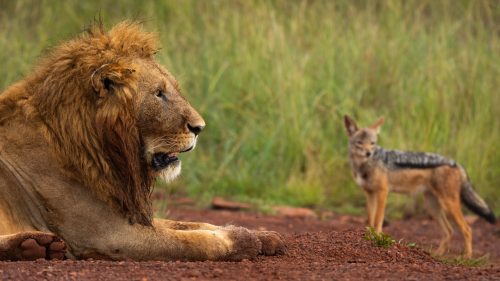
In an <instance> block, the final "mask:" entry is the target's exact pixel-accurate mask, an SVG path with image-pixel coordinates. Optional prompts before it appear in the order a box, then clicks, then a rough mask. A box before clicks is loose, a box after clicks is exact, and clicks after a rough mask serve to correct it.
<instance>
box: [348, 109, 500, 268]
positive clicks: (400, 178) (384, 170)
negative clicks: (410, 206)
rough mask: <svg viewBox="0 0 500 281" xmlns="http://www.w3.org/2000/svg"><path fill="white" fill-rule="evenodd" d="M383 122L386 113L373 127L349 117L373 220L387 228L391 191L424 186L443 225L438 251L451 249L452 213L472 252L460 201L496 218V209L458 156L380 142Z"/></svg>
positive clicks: (352, 149) (353, 154)
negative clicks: (474, 184) (479, 191)
mask: <svg viewBox="0 0 500 281" xmlns="http://www.w3.org/2000/svg"><path fill="white" fill-rule="evenodd" d="M383 122H384V120H383V118H380V119H379V120H378V121H377V122H375V123H374V124H373V125H371V126H369V127H366V128H358V126H357V125H356V123H355V122H354V120H352V119H351V118H350V117H349V116H347V115H346V116H345V117H344V125H345V128H346V130H347V134H348V136H349V156H350V162H351V168H352V174H353V177H354V180H355V181H356V183H357V184H358V185H359V186H361V187H362V188H363V190H364V192H365V195H366V209H367V213H368V224H369V225H370V226H371V227H373V228H375V230H376V231H378V232H380V231H382V222H383V220H384V210H385V204H386V199H387V194H388V193H389V191H394V192H400V193H413V192H419V191H420V192H423V193H424V197H425V199H426V200H425V201H426V205H427V209H428V210H429V211H430V213H431V215H432V216H433V217H434V218H435V219H436V220H437V222H438V223H439V225H440V227H441V229H442V231H443V238H442V240H441V243H440V245H439V248H438V249H437V251H436V254H438V255H442V254H444V253H445V252H446V251H447V249H448V244H449V241H450V238H451V235H452V233H453V229H452V226H451V224H450V222H449V221H448V217H451V218H452V219H453V221H455V223H456V224H457V226H458V227H459V228H460V231H461V232H462V234H463V236H464V240H465V247H464V255H465V257H467V258H470V257H471V256H472V233H471V228H470V226H469V225H468V224H467V222H466V221H465V220H464V216H463V214H462V210H461V206H460V202H463V203H464V204H465V206H467V207H468V208H469V209H470V210H471V211H473V212H474V213H476V214H478V215H479V216H481V217H483V218H484V219H486V220H487V221H488V222H490V223H495V221H496V219H495V215H494V214H493V212H492V211H491V210H490V208H489V207H488V205H486V203H485V202H484V200H483V199H482V198H481V197H479V195H478V194H477V193H476V192H475V191H474V189H473V187H472V184H471V183H470V181H469V178H468V176H467V173H466V171H465V169H464V168H463V167H462V166H460V165H459V164H458V163H456V162H455V161H453V160H451V159H448V158H445V157H443V156H441V155H437V154H432V153H422V152H409V151H398V150H386V149H383V148H381V147H378V146H377V135H378V133H379V130H380V126H381V125H382V123H383Z"/></svg>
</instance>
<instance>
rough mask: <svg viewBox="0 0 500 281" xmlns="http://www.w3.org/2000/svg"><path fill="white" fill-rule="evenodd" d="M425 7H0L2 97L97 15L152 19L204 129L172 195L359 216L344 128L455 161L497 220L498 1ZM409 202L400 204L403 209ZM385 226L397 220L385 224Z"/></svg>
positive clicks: (128, 0) (343, 3)
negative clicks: (375, 132) (365, 129)
mask: <svg viewBox="0 0 500 281" xmlns="http://www.w3.org/2000/svg"><path fill="white" fill-rule="evenodd" d="M498 3H499V2H498V1H494V0H492V1H488V0H468V1H466V0H463V1H462V0H448V1H436V0H419V1H389V0H388V1H368V0H365V1H363V0H357V1H348V0H338V1H285V0H283V1H264V0H263V1H247V0H239V1H238V0H235V1H225V0H217V1H201V0H200V1H189V0H183V1H147V2H145V3H140V2H139V1H132V0H124V1H120V2H116V1H76V0H70V1H35V0H33V1H28V0H17V1H6V0H0V50H1V52H0V62H1V67H0V77H2V79H1V80H0V88H2V89H3V88H5V87H7V86H8V85H9V84H11V83H12V82H14V81H16V80H18V79H21V78H22V77H23V75H24V74H26V73H28V72H29V71H30V69H31V68H32V67H33V66H34V65H35V64H36V61H37V58H38V57H40V56H42V55H43V54H45V53H46V52H47V50H48V48H49V47H50V46H54V45H55V44H57V42H59V41H62V40H66V39H68V38H71V37H73V36H75V35H76V34H78V33H79V32H80V31H81V30H82V29H83V27H84V26H85V25H86V24H88V23H90V22H91V21H92V19H93V18H95V17H98V16H99V14H100V15H101V16H102V18H103V19H104V22H105V23H106V25H107V26H108V27H109V26H112V25H113V24H115V23H117V22H118V21H120V20H123V19H138V20H142V21H144V24H145V26H146V28H147V29H149V30H156V31H158V32H159V35H160V39H161V46H162V50H161V52H160V53H159V54H158V56H157V58H158V60H160V61H161V62H162V63H163V64H164V65H166V66H167V67H168V68H169V69H170V70H171V71H172V72H173V73H174V74H175V75H176V76H177V78H178V79H179V81H180V82H181V85H182V88H183V89H184V93H185V95H186V96H187V97H188V98H189V100H190V101H191V103H192V104H193V105H194V106H195V107H196V108H197V109H199V111H200V112H201V113H202V115H203V116H204V117H205V119H206V122H207V128H206V131H205V132H204V133H203V134H202V135H201V137H200V140H199V146H198V148H197V149H196V150H195V151H194V152H192V153H189V154H186V155H183V156H182V159H183V162H184V163H183V166H184V170H183V175H182V177H181V178H180V179H178V180H177V181H176V182H174V183H173V184H171V185H169V186H167V187H165V186H163V185H161V186H160V187H159V188H165V189H166V190H168V192H176V191H183V192H187V193H188V194H190V195H191V196H195V197H198V198H200V200H201V201H202V202H203V201H204V200H205V201H206V200H208V198H210V197H211V196H212V195H215V194H217V195H224V196H228V197H233V198H236V199H239V200H261V201H262V202H265V204H273V203H280V204H293V205H300V206H318V207H321V208H331V209H334V210H362V208H363V206H364V198H363V195H362V192H360V189H359V188H358V187H356V186H355V183H354V181H353V180H352V178H351V175H350V170H349V164H348V158H347V138H346V136H345V133H344V129H343V127H342V119H341V117H342V116H343V115H344V114H346V113H348V114H351V115H352V116H354V117H355V118H356V119H358V120H359V122H360V123H361V124H362V125H366V124H369V123H371V122H373V121H375V119H376V118H377V117H379V116H384V117H385V118H386V123H385V125H384V126H383V128H382V133H381V137H380V144H381V145H382V146H385V147H387V148H398V149H411V150H424V151H431V152H436V153H440V154H443V155H446V156H449V157H452V158H454V159H456V160H457V161H459V162H460V163H462V164H463V165H464V166H465V167H466V168H467V170H468V172H469V174H470V177H471V178H472V180H473V182H474V184H475V186H476V189H477V190H478V192H479V194H481V195H482V196H483V197H484V198H485V199H486V201H487V202H488V203H489V204H490V205H491V206H492V207H493V208H494V209H495V210H496V213H497V214H498V213H500V203H499V202H500V201H499V200H498V198H499V195H500V188H499V187H500V176H499V175H498V172H499V171H500V152H499V145H498V143H499V140H500V118H499V116H500V93H499V89H500V82H499V81H500V79H499V77H500V37H499V36H498V34H499V32H500V22H499V19H500V5H499V4H498ZM407 202H408V199H407V197H395V196H391V197H390V201H389V206H391V208H394V209H395V210H398V209H399V208H400V207H401V206H403V205H404V204H405V203H407ZM389 215H390V214H389Z"/></svg>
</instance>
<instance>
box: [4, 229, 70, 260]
mask: <svg viewBox="0 0 500 281" xmlns="http://www.w3.org/2000/svg"><path fill="white" fill-rule="evenodd" d="M9 244H10V245H11V247H10V248H11V249H10V250H9V251H10V252H11V253H12V257H13V258H15V259H20V260H36V259H40V258H42V259H63V258H64V255H65V253H66V244H65V243H64V241H62V240H61V239H60V238H59V237H57V236H55V235H54V234H51V233H43V232H22V233H18V234H16V235H14V236H13V237H12V240H11V241H10V243H9Z"/></svg>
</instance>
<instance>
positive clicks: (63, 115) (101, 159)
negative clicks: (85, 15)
mask: <svg viewBox="0 0 500 281" xmlns="http://www.w3.org/2000/svg"><path fill="white" fill-rule="evenodd" d="M156 51H157V47H156V36H155V35H154V34H152V33H146V32H144V31H142V29H141V27H140V25H139V24H136V23H131V22H124V23H121V24H119V25H117V26H116V27H114V28H113V29H112V30H111V31H109V32H105V31H104V29H103V27H102V24H99V23H98V24H94V25H92V26H91V27H89V28H88V29H87V32H86V33H85V34H84V35H82V36H80V37H79V38H76V39H74V40H71V41H68V42H67V43H64V44H62V45H60V46H59V47H57V48H55V49H54V50H52V52H51V54H50V55H49V56H48V57H47V58H46V59H44V60H43V61H42V62H41V63H40V64H39V66H38V67H37V69H36V70H35V71H34V73H33V74H32V75H31V76H29V77H28V78H26V79H25V80H23V81H21V82H19V83H18V84H17V86H23V87H24V88H25V89H27V90H28V91H27V92H26V91H23V92H21V91H20V92H19V93H18V95H25V97H23V99H18V98H16V99H13V101H12V103H9V102H8V101H6V102H4V105H3V107H0V124H1V123H3V122H5V121H7V120H8V119H9V118H19V116H20V115H23V114H24V115H30V117H35V118H36V120H40V124H41V127H42V131H43V134H44V135H45V137H46V139H47V141H48V144H49V147H50V149H51V151H53V153H54V154H55V155H56V156H57V159H59V161H60V164H61V169H62V170H63V173H64V174H66V175H68V176H69V177H70V178H71V179H72V180H75V181H78V182H81V183H83V184H84V185H85V186H87V187H88V188H90V189H91V190H92V191H93V193H94V194H95V196H97V197H99V198H100V199H102V200H104V201H106V202H108V203H109V204H111V205H112V206H114V207H115V208H116V209H117V210H119V211H121V212H123V213H124V214H126V215H127V217H128V218H129V220H130V222H131V223H140V224H143V225H151V222H152V206H151V201H150V193H151V185H152V181H153V176H152V175H151V174H150V173H149V172H148V169H147V163H146V162H145V159H143V155H144V153H143V140H142V138H141V135H140V134H139V132H138V128H137V126H136V115H137V110H138V109H137V108H136V105H135V102H134V95H135V92H136V90H137V79H138V78H137V76H138V75H137V73H136V68H134V65H133V59H134V58H149V57H152V56H153V54H154V53H155V52H156ZM14 100H16V101H15V102H14ZM19 103H23V104H21V106H20V104H19ZM19 108H22V110H21V112H20V110H19Z"/></svg>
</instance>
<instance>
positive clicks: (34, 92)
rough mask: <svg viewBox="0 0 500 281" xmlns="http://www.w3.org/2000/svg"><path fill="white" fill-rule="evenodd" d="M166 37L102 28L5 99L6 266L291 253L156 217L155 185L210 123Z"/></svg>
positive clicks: (1, 237)
mask: <svg viewBox="0 0 500 281" xmlns="http://www.w3.org/2000/svg"><path fill="white" fill-rule="evenodd" d="M156 37H157V36H156V35H155V34H154V33H150V32H146V31H143V28H142V26H141V24H139V23H135V22H122V23H119V24H117V25H116V26H115V27H113V28H112V29H111V30H109V31H105V30H104V28H103V25H102V24H101V23H95V24H93V25H91V26H90V27H89V28H88V29H87V30H86V32H84V33H83V34H82V35H81V36H79V37H77V38H75V39H72V40H69V41H67V42H64V43H62V44H60V45H59V46H58V47H56V48H54V49H53V50H52V51H51V52H50V54H49V55H48V56H47V57H46V58H44V59H43V60H42V61H41V62H40V63H39V65H38V67H37V68H36V69H35V70H34V71H33V72H32V73H31V74H29V75H28V76H27V77H26V78H24V79H22V80H21V81H20V82H17V83H15V84H13V85H11V86H10V87H8V88H7V89H6V90H5V91H4V92H3V93H2V94H1V95H0V260H32V259H38V258H46V259H63V258H68V259H88V258H98V259H109V260H136V261H144V260H189V261H196V260H225V261H239V260H242V259H252V258H254V257H256V256H257V255H260V254H263V255H277V254H283V253H284V251H285V249H286V247H285V244H284V242H283V239H282V237H281V236H280V235H279V234H278V233H276V232H273V231H252V230H248V229H246V228H243V227H237V226H233V225H227V226H215V225H211V224H208V223H195V222H176V221H171V220H165V219H158V218H153V210H152V202H151V191H152V184H153V181H154V180H155V178H157V177H163V178H164V179H165V180H171V179H173V178H175V177H176V176H177V175H179V173H180V170H181V161H180V160H179V158H178V155H179V153H183V152H188V151H190V150H192V149H193V148H194V147H195V145H196V141H197V137H198V135H199V133H200V132H201V131H202V130H203V128H204V127H205V122H204V120H203V118H202V117H201V116H200V114H198V112H196V111H195V109H193V107H191V105H190V104H189V103H188V101H187V100H186V99H185V98H184V97H183V96H182V95H181V93H180V88H179V84H178V83H177V81H176V80H175V78H174V77H173V76H172V74H171V73H170V72H169V71H168V70H167V69H165V68H164V67H162V66H161V65H160V64H159V63H157V62H156V61H155V59H154V55H155V53H156V52H157V51H158V48H157V46H156V44H157V43H156V41H157V39H156Z"/></svg>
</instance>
